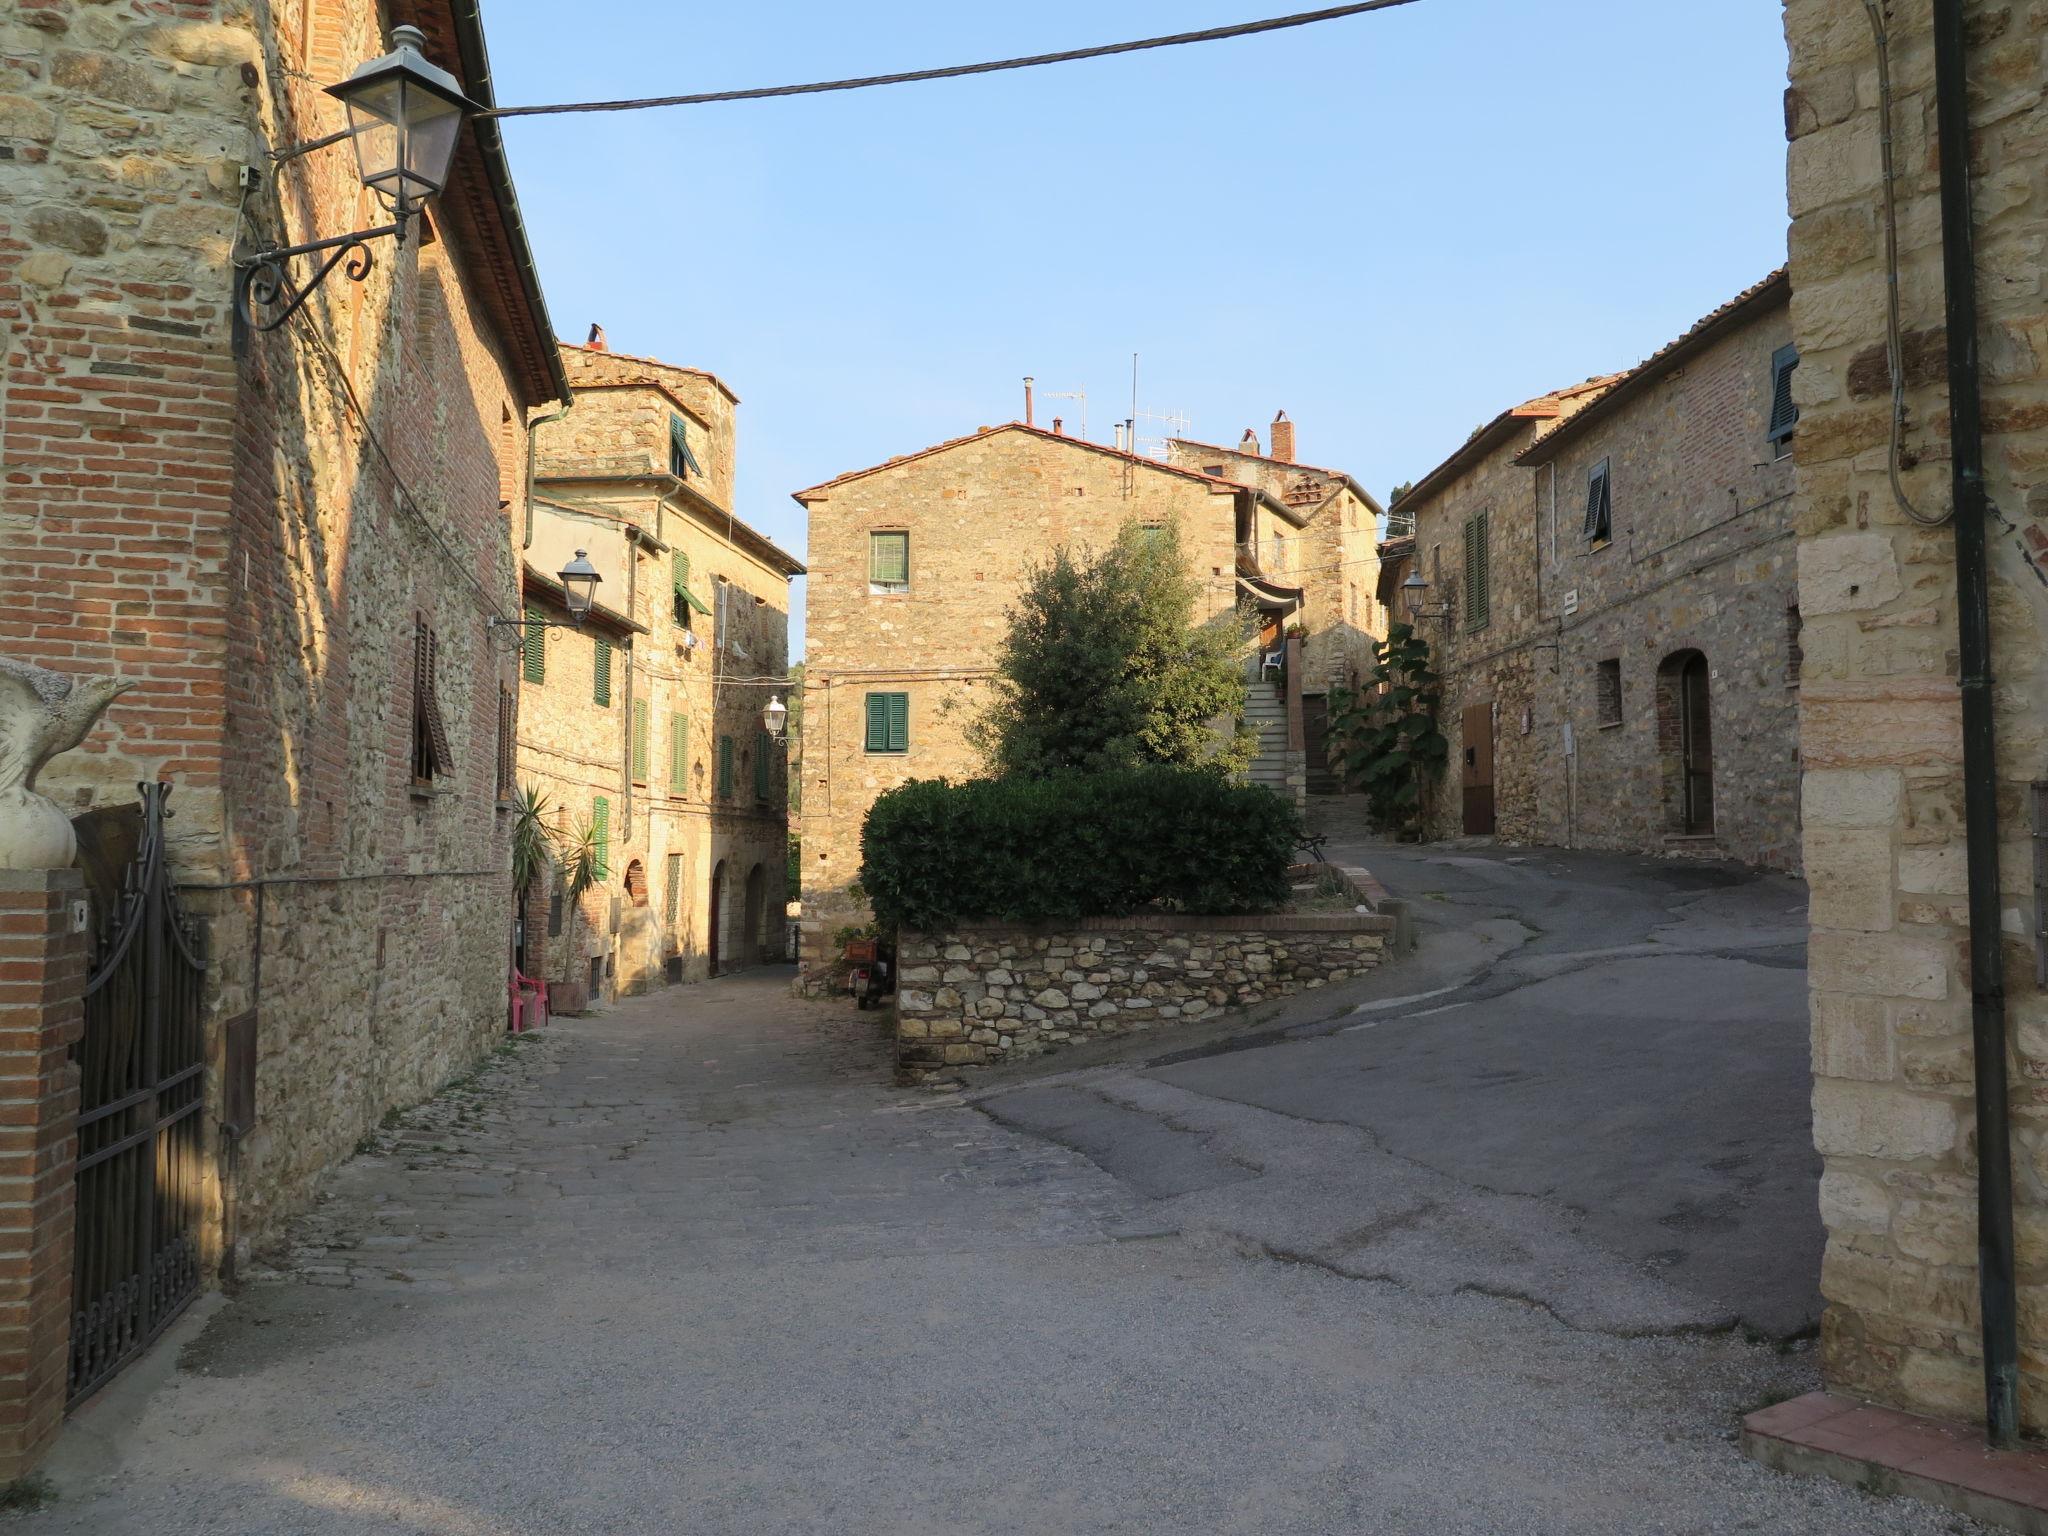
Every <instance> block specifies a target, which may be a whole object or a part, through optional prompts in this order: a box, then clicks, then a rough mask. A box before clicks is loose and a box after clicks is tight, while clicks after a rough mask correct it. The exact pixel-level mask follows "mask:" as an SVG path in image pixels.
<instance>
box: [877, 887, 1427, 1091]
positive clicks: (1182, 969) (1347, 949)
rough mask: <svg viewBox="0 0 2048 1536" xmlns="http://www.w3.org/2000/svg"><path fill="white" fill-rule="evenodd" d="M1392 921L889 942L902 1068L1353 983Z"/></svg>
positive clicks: (1113, 927)
mask: <svg viewBox="0 0 2048 1536" xmlns="http://www.w3.org/2000/svg"><path fill="white" fill-rule="evenodd" d="M1393 933H1394V919H1392V918H1391V917H1382V916H1379V915H1377V914H1369V913H1335V914H1330V915H1322V914H1313V913H1304V914H1292V913H1276V914H1269V915H1266V916H1261V917H1180V916H1172V915H1140V916H1136V917H1099V918H1084V919H1081V920H1079V921H1077V922H1074V923H1071V924H1044V925H1037V924H995V923H963V924H960V925H959V926H957V927H955V928H954V929H953V930H951V931H950V932H947V933H929V934H927V933H904V934H901V935H900V936H899V937H898V941H897V963H898V965H899V967H900V969H899V971H898V977H897V981H898V989H899V990H898V991H897V994H896V1042H897V1064H898V1067H899V1068H900V1070H901V1071H902V1072H903V1073H905V1074H906V1075H908V1076H911V1077H918V1076H927V1075H930V1074H933V1073H938V1072H943V1071H944V1070H946V1069H947V1068H951V1067H960V1066H975V1065H982V1064H986V1063H988V1062H994V1061H1002V1060H1006V1059H1008V1058H1011V1057H1017V1056H1031V1055H1037V1054H1040V1053H1042V1052H1045V1051H1049V1050H1054V1049H1056V1048H1058V1047H1059V1046H1061V1045H1064V1044H1067V1043H1070V1042H1073V1041H1077V1040H1086V1039H1091V1038H1094V1037H1097V1036H1105V1035H1117V1034H1125V1033H1129V1032H1131V1031H1134V1030H1141V1029H1158V1028H1161V1027H1164V1026H1166V1025H1170V1024H1175V1023H1179V1022H1181V1021H1183V1020H1194V1019H1202V1018H1207V1017H1209V1016H1210V1015H1211V1014H1215V1013H1219V1012H1221V1011H1222V1010H1224V1009H1227V1008H1238V1007H1243V1006H1246V1005H1248V1004H1251V1003H1260V1002H1266V1001H1269V1000H1271V999H1273V998H1278V997H1287V996H1289V995H1291V994H1293V993H1296V992H1304V991H1311V990H1313V989H1315V988H1318V987H1323V986H1328V985H1329V984H1330V983H1332V982H1339V981H1347V980H1349V979H1350V978H1352V977H1354V976H1359V975H1362V974H1364V973H1365V972H1366V971H1369V970H1372V969H1373V968H1374V967H1376V966H1377V965H1379V963H1380V962H1381V960H1382V959H1384V958H1385V955H1386V949H1387V946H1388V945H1389V944H1390V943H1391V942H1392V938H1393Z"/></svg>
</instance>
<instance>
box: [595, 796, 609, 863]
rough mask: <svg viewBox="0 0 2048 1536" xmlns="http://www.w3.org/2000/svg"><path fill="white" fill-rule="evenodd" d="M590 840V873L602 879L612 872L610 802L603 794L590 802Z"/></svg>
mask: <svg viewBox="0 0 2048 1536" xmlns="http://www.w3.org/2000/svg"><path fill="white" fill-rule="evenodd" d="M590 841H591V845H592V847H593V848H594V849H595V850H596V853H595V855H594V857H593V858H592V859H591V873H592V874H594V875H596V876H597V878H598V879H600V880H602V879H604V877H605V876H607V875H609V874H610V873H611V872H612V803H611V801H610V800H608V799H606V798H605V797H604V796H603V795H599V796H598V797H597V798H596V799H595V800H592V801H591V802H590Z"/></svg>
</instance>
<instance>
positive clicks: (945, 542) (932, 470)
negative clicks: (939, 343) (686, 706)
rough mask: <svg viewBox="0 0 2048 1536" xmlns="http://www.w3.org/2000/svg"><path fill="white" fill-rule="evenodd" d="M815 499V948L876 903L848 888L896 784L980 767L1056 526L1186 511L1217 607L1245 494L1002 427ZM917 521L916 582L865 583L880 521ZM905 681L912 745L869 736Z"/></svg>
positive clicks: (811, 599) (825, 954)
mask: <svg viewBox="0 0 2048 1536" xmlns="http://www.w3.org/2000/svg"><path fill="white" fill-rule="evenodd" d="M800 499H801V500H802V501H803V502H804V504H805V506H806V508H807V509H808V511H809V514H810V563H811V575H810V581H809V586H808V588H807V598H806V604H807V607H806V658H805V661H806V664H805V669H804V710H803V718H804V740H803V765H802V771H803V773H804V776H805V778H804V793H803V898H802V899H803V910H804V917H803V933H804V938H803V958H804V961H805V962H806V963H807V964H810V965H816V964H819V963H823V962H829V961H830V960H831V959H832V958H835V955H836V952H835V951H833V950H832V946H831V937H832V934H833V932H834V931H836V930H837V929H838V928H840V927H841V926H844V925H846V924H848V923H856V922H861V921H865V919H866V912H865V910H864V909H863V908H861V907H860V906H858V905H857V904H856V903H855V902H853V901H852V900H851V899H850V898H849V897H848V895H847V886H848V885H849V884H850V883H851V882H852V881H854V879H855V878H856V877H857V876H858V874H859V872H860V831H861V825H862V822H863V821H864V819H865V818H866V816H867V810H868V807H869V806H870V805H872V804H873V803H874V800H875V797H876V796H877V795H879V794H880V793H882V791H884V790H886V789H889V788H892V787H893V786H895V785H897V784H900V783H903V782H904V781H906V780H908V779H912V778H934V777H938V776H941V775H950V776H953V777H956V778H957V777H962V776H968V775H972V774H975V773H977V772H979V771H981V763H982V759H981V755H980V752H979V751H978V750H977V749H976V747H975V746H974V745H973V743H972V742H971V741H970V739H969V730H970V727H971V725H972V724H973V722H974V720H975V719H976V718H977V717H978V716H979V715H980V713H981V712H982V710H983V708H984V707H985V706H984V701H985V700H986V698H987V697H988V692H987V690H988V686H989V679H990V677H991V676H992V668H993V664H994V661H995V655H996V649H997V646H998V645H999V644H1000V642H1001V640H1002V637H1003V635H1004V633H1005V629H1006V619H1005V613H1006V610H1007V609H1008V608H1009V606H1010V604H1011V602H1012V601H1013V600H1014V598H1015V597H1016V595H1017V593H1018V592H1019V591H1020V590H1021V587H1022V584H1023V579H1024V575H1025V571H1026V569H1027V567H1028V566H1029V565H1030V564H1031V563H1032V562H1033V561H1035V560H1037V559H1039V558H1041V557H1042V556H1043V555H1044V554H1045V553H1046V552H1048V551H1049V550H1051V549H1052V548H1054V547H1056V546H1058V545H1060V544H1082V545H1090V546H1093V547H1096V548H1101V547H1105V546H1107V545H1108V544H1109V543H1111V542H1112V541H1113V540H1114V539H1115V538H1116V535H1117V530H1118V529H1119V528H1120V527H1121V526H1122V525H1123V524H1124V523H1125V522H1126V521H1128V520H1130V519H1133V518H1136V519H1138V520H1140V521H1158V522H1162V523H1163V522H1166V521H1169V520H1171V521H1174V522H1177V524H1178V526H1179V529H1180V537H1181V541H1182V544H1183V546H1184V548H1185V549H1186V550H1187V553H1188V557H1189V560H1190V563H1191V564H1192V565H1193V566H1194V569H1195V571H1196V573H1197V574H1198V575H1199V576H1200V577H1201V579H1202V581H1203V583H1204V586H1205V588H1206V593H1207V597H1206V602H1207V609H1208V613H1209V615H1210V616H1211V617H1212V618H1213V617H1220V616H1222V615H1224V614H1227V613H1229V612H1230V611H1231V610H1232V608H1233V606H1234V604H1235V601H1236V589H1235V577H1234V574H1233V573H1234V572H1235V570H1236V563H1235V562H1236V550H1235V538H1236V529H1235V517H1236V513H1235V498H1234V496H1233V494H1232V493H1231V492H1229V491H1228V490H1226V489H1223V488H1219V487H1215V486H1212V485H1208V484H1204V483H1203V482H1201V481H1199V480H1196V479H1192V478H1190V477H1189V476H1187V475H1184V474H1175V473H1173V472H1171V471H1169V470H1166V469H1163V468H1160V467H1158V466H1157V465H1153V464H1150V463H1149V462H1147V461H1141V460H1139V461H1134V460H1131V459H1128V458H1122V457H1118V456H1116V455H1114V454H1111V453H1109V452H1106V451H1096V450H1094V449H1091V448H1089V447H1088V446H1086V445H1084V444H1082V443H1080V442H1078V441H1076V440H1073V439H1060V438H1054V437H1052V436H1051V435H1050V434H1046V433H1033V432H1028V431H1025V430H1023V429H1021V428H1019V429H997V430H995V431H992V432H987V433H984V434H981V435H977V436H975V437H972V438H968V439H964V440H962V441H960V442H959V443H957V444H954V445H951V446H948V447H946V448H944V449H943V450H941V451H938V452H934V453H928V454H925V455H922V456H914V457H911V458H908V459H905V460H902V461H899V462H897V463H894V464H890V465H886V466H884V467H882V468H880V469H878V470H876V471H874V472H872V473H868V474H864V475H861V476H859V477H857V478H853V479H847V480H844V481H841V482H838V483H835V484H832V485H830V486H828V487H821V488H819V489H818V490H817V491H807V492H804V493H802V494H801V497H800ZM876 529H903V530H907V531H908V533H909V535H910V589H909V591H908V592H904V593H891V594H874V593H870V591H869V590H868V586H869V583H868V535H869V533H870V532H871V531H873V530H876ZM870 692H889V693H903V694H907V695H908V696H909V712H910V713H909V750H908V751H907V752H902V753H874V752H869V751H867V750H866V744H865V741H866V738H865V723H866V722H865V709H864V699H865V697H866V695H867V694H869V693H870Z"/></svg>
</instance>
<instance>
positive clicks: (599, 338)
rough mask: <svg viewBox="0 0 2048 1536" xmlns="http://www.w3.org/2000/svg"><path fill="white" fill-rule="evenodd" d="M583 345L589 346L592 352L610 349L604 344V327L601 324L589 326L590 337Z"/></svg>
mask: <svg viewBox="0 0 2048 1536" xmlns="http://www.w3.org/2000/svg"><path fill="white" fill-rule="evenodd" d="M583 345H585V346H586V347H588V348H590V350H591V351H593V352H605V351H609V350H610V349H609V348H608V347H606V346H605V344H604V327H603V326H601V325H593V326H592V327H591V328H590V339H589V340H588V341H586V342H584V343H583Z"/></svg>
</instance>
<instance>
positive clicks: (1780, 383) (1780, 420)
mask: <svg viewBox="0 0 2048 1536" xmlns="http://www.w3.org/2000/svg"><path fill="white" fill-rule="evenodd" d="M1798 366H1799V348H1797V347H1796V346H1793V345H1791V344H1790V343H1789V342H1788V343H1787V344H1786V345H1784V346H1782V347H1780V348H1778V350H1777V351H1775V352H1773V353H1772V354H1771V423H1770V427H1769V430H1768V431H1767V432H1766V433H1765V434H1764V436H1765V441H1767V442H1769V443H1770V444H1771V445H1772V446H1773V447H1775V448H1776V449H1777V450H1778V457H1779V458H1783V457H1784V456H1785V455H1786V454H1788V453H1790V452H1791V451H1792V429H1793V428H1794V427H1795V426H1797V425H1798V424H1799V403H1798V401H1796V400H1794V399H1793V398H1792V371H1793V369H1795V368H1797V367H1798Z"/></svg>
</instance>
